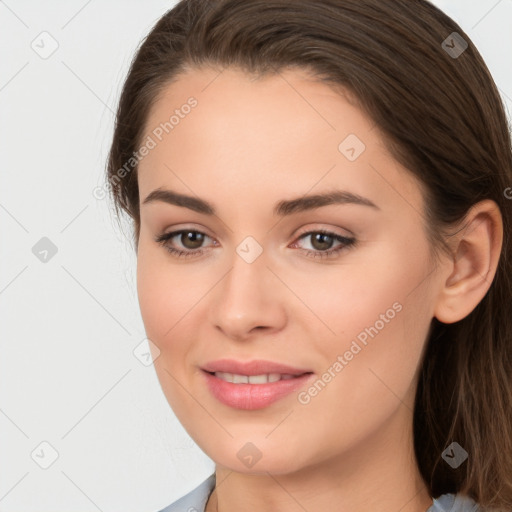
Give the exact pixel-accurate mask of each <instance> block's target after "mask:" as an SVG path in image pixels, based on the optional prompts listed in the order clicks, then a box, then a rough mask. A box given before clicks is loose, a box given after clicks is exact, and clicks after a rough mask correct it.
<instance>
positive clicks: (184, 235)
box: [180, 231, 204, 250]
mask: <svg viewBox="0 0 512 512" xmlns="http://www.w3.org/2000/svg"><path fill="white" fill-rule="evenodd" d="M180 242H181V244H182V245H183V247H185V248H186V249H192V250H193V249H198V248H199V247H201V245H202V243H203V242H204V234H203V233H199V232H198V231H182V232H181V236H180Z"/></svg>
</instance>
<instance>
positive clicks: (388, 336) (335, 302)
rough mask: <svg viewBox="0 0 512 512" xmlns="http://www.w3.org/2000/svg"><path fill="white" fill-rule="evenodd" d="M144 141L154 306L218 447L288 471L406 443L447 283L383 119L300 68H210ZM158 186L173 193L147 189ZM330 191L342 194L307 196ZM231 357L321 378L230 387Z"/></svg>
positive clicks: (170, 353)
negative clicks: (270, 72) (379, 122)
mask: <svg viewBox="0 0 512 512" xmlns="http://www.w3.org/2000/svg"><path fill="white" fill-rule="evenodd" d="M171 116H174V117H171ZM166 123H167V124H166ZM143 141H144V143H145V144H146V146H147V148H148V150H147V151H146V153H147V154H146V156H145V157H144V158H143V160H142V161H141V163H140V165H139V175H138V182H139V190H140V203H141V208H140V217H141V228H140V239H139V245H138V267H137V283H138V296H139V302H140V307H141V314H142V318H143V321H144V326H145V329H146V333H147V336H148V338H149V339H150V340H151V341H152V342H153V343H154V345H155V347H153V354H154V356H158V357H157V358H156V359H155V362H154V364H155V368H156V371H157V375H158V378H159V380H160V383H161V386H162V389H163V392H164V394H165V396H166V397H167V400H168V402H169V404H170V406H171V407H172V409H173V411H174V412H175V414H176V416H177V418H178V419H179V420H180V422H181V423H182V424H183V426H184V427H185V429H186V430H187V431H188V433H189V434H190V435H191V437H192V438H193V439H194V440H195V441H196V442H197V444H198V445H199V446H200V447H201V448H202V449H203V451H204V452H205V453H206V454H207V455H208V456H209V457H210V458H212V459H213V460H214V461H215V462H217V463H218V464H220V465H222V466H226V467H229V468H231V469H233V470H235V471H239V472H247V473H248V472H255V473H259V472H264V471H270V472H272V473H275V474H284V473H288V472H292V471H296V470H299V469H301V468H304V467H306V466H310V465H313V464H317V463H321V462H323V461H327V460H328V459H332V458H333V457H344V456H347V457H348V456H349V454H355V453H358V454H359V455H360V454H361V450H362V449H363V447H364V449H365V450H367V451H368V453H369V454H371V456H372V457H374V456H375V453H376V451H377V450H382V446H383V445H382V440H385V443H386V446H387V447H388V448H389V449H393V445H394V444H395V443H402V444H403V443H404V432H405V433H406V434H407V435H410V436H412V434H411V428H412V426H411V425H412V410H413V404H414V392H415V388H416V376H417V370H418V366H419V362H420V357H421V354H422V349H423V346H424V344H425V341H426V337H427V334H428V330H429V326H430V322H431V319H432V317H433V316H434V314H433V311H434V309H435V298H436V286H437V284H438V283H439V282H440V281H439V274H438V272H437V271H436V269H435V267H434V264H433V263H432V262H431V261H430V259H429V252H430V246H429V244H428V241H427V237H426V232H425V228H424V221H423V217H422V212H423V206H424V205H423V199H422V195H421V191H420V188H419V185H418V183H417V182H416V181H415V179H414V178H413V177H412V175H411V174H410V173H409V172H408V171H406V170H405V169H404V168H403V167H401V166H400V165H398V164H397V162H396V161H394V160H393V159H392V158H391V156H390V155H389V154H388V152H387V151H386V149H385V147H384V145H383V142H382V140H381V139H380V136H379V132H378V129H377V128H376V127H375V126H374V123H373V122H372V121H371V120H370V119H368V118H367V117H366V116H365V115H363V113H362V112H361V111H360V110H359V109H357V108H356V107H354V106H352V105H351V103H349V102H347V101H346V99H344V97H342V96H340V95H338V94H336V93H335V92H333V90H331V89H330V88H329V87H328V86H326V85H325V84H321V83H319V82H316V81H314V80H313V79H312V78H311V76H310V75H307V74H306V73H305V72H302V71H299V70H287V71H285V72H284V71H283V72H280V74H278V75H275V76H273V77H267V78H264V79H257V80H256V79H253V78H251V77H250V76H248V75H247V74H245V73H243V72H241V71H236V70H234V69H229V68H228V69H226V70H224V71H223V72H222V73H220V74H219V72H218V71H213V70H209V69H203V70H192V71H188V72H187V74H184V75H181V77H180V78H179V80H178V81H176V82H174V83H173V84H171V85H169V86H168V87H167V88H166V89H165V91H164V93H163V94H162V95H161V96H160V97H159V99H158V101H157V102H156V103H155V104H154V106H153V109H152V111H151V113H150V116H149V119H148V121H147V125H146V131H145V134H144V138H143ZM156 189H160V190H168V191H172V193H173V194H175V195H174V196H172V195H171V194H170V193H169V194H168V195H167V196H164V195H163V194H161V195H160V199H159V197H158V196H156V195H153V200H148V201H145V200H146V198H148V196H149V195H150V194H151V193H152V192H153V191H155V190H156ZM325 194H333V196H332V197H334V198H335V199H336V200H335V201H329V200H319V199H315V200H308V198H309V197H312V196H323V195H325ZM181 196H187V199H186V200H185V199H183V198H182V197H181ZM164 197H167V198H168V199H169V201H165V200H163V198H164ZM173 197H174V199H175V200H174V201H172V198H173ZM355 197H359V199H360V200H359V202H357V201H355V200H354V198H355ZM173 203H174V204H173ZM204 203H208V205H209V207H207V206H205V205H204ZM181 230H183V233H178V234H174V235H173V236H172V237H169V238H168V239H167V241H165V242H163V243H165V244H166V245H163V243H159V242H157V241H156V239H157V237H159V236H161V235H165V234H169V233H172V232H176V231H181ZM321 231H326V232H328V234H322V233H321ZM339 237H341V238H339ZM351 241H352V242H351ZM168 248H171V249H175V250H176V251H183V252H185V253H186V254H185V255H184V256H182V257H178V256H177V255H176V253H170V252H169V250H168ZM156 347H158V350H157V349H156ZM158 351H159V352H158ZM221 359H223V360H226V359H229V360H234V361H236V362H240V363H246V362H251V361H254V360H263V361H267V362H274V363H276V364H281V365H288V366H290V367H292V368H294V369H296V372H297V373H298V374H300V373H304V372H309V373H306V375H304V376H302V377H297V376H295V377H293V379H288V378H286V379H285V380H280V381H278V382H269V383H266V384H258V383H250V382H247V380H248V379H247V378H243V377H242V378H240V379H238V378H236V380H240V381H242V382H235V383H233V382H232V383H229V382H226V381H225V380H224V379H225V378H228V379H229V376H226V375H220V376H218V377H216V376H214V375H210V374H209V373H207V372H206V371H205V368H210V370H213V369H215V368H213V367H212V366H210V365H211V364H213V362H215V361H219V360H221ZM221 369H224V370H225V371H227V372H228V373H229V370H230V369H232V368H231V367H227V368H221ZM235 370H238V372H236V371H235V372H233V373H240V374H242V375H254V374H270V373H274V374H280V375H282V374H283V373H286V371H287V370H286V369H281V371H279V368H277V369H276V368H271V367H269V366H265V365H263V366H261V367H252V368H249V367H245V368H235ZM289 373H290V374H292V373H293V371H292V370H289ZM280 375H277V377H276V375H274V376H272V377H271V381H272V380H274V379H276V378H280ZM251 380H252V381H255V380H258V379H251ZM262 380H267V379H265V378H263V379H262ZM244 381H245V382H246V383H244ZM237 386H238V387H237ZM258 386H262V387H260V388H258ZM410 439H412V437H410ZM377 446H378V447H379V448H378V449H377ZM354 460H356V459H354Z"/></svg>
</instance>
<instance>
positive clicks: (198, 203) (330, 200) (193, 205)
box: [142, 188, 380, 217]
mask: <svg viewBox="0 0 512 512" xmlns="http://www.w3.org/2000/svg"><path fill="white" fill-rule="evenodd" d="M154 202H163V203H167V204H173V205H176V206H181V207H183V208H188V209H189V210H193V211H195V212H198V213H202V214H204V215H217V212H216V210H215V207H214V206H213V205H212V204H211V203H209V202H208V201H205V200H204V199H200V198H198V197H193V196H188V195H185V194H179V193H178V192H174V191H173V190H167V189H162V188H158V189H155V190H153V191H152V192H151V193H150V194H149V195H148V196H147V197H146V199H144V201H143V202H142V204H143V205H145V204H149V203H154ZM331 204H358V205H363V206H369V207H371V208H375V209H377V210H380V208H379V207H378V206H377V205H376V204H375V203H373V202H372V201H370V199H367V198H366V197H363V196H360V195H358V194H354V193H352V192H348V191H346V190H333V191H328V192H324V193H321V194H315V195H309V196H303V197H298V198H296V199H290V200H283V201H279V202H278V203H277V204H276V205H275V206H274V215H278V216H280V217H284V216H287V215H292V214H294V213H298V212H304V211H308V210H314V209H316V208H321V207H322V206H328V205H331Z"/></svg>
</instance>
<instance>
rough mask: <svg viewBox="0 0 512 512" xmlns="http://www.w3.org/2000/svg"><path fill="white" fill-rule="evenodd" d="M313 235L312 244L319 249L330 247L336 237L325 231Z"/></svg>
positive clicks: (323, 249)
mask: <svg viewBox="0 0 512 512" xmlns="http://www.w3.org/2000/svg"><path fill="white" fill-rule="evenodd" d="M310 236H311V245H312V246H313V248H315V249H317V250H319V251H325V250H327V249H330V248H331V246H332V243H333V242H334V238H333V237H332V236H331V235H327V234H325V233H313V234H312V235H310Z"/></svg>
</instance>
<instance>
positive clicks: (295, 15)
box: [107, 0, 512, 512]
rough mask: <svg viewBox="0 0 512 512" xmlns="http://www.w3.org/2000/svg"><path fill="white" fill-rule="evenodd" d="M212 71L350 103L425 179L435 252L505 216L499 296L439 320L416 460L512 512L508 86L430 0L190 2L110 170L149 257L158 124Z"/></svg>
mask: <svg viewBox="0 0 512 512" xmlns="http://www.w3.org/2000/svg"><path fill="white" fill-rule="evenodd" d="M454 32H456V33H457V34H458V35H457V34H455V35H454V34H453V33H454ZM201 65H209V66H213V67H218V68H219V69H222V68H223V67H227V66H233V67H236V68H239V69H242V70H244V71H246V72H247V73H254V74H260V75H265V74H273V73H277V72H279V70H283V69H285V68H290V67H300V68H303V69H308V70H310V71H312V72H313V73H314V74H315V76H317V77H318V80H319V81H320V80H321V81H324V82H325V83H328V84H330V85H332V86H333V87H341V88H342V89H343V90H345V91H348V92H350V93H351V94H352V95H353V96H354V97H355V98H356V101H357V103H358V105H359V107H360V108H361V109H362V110H363V111H364V112H365V113H366V114H367V115H368V116H369V117H370V118H371V119H373V121H374V122H375V123H376V125H377V126H378V128H379V130H380V133H381V134H382V135H383V137H384V140H385V143H386V145H387V147H388V149H389V150H390V151H391V153H392V154H393V156H394V157H395V158H396V160H397V161H398V162H399V163H401V164H402V165H403V166H404V167H406V168H407V169H408V170H409V171H410V172H411V173H413V174H414V175H415V176H416V177H417V178H418V179H419V180H420V183H421V184H422V187H423V188H424V198H425V204H426V210H425V212H424V214H425V218H426V219H427V220H428V226H427V229H428V236H429V238H430V240H431V242H432V246H433V247H434V248H435V249H436V251H437V250H438V249H440V250H446V245H445V243H444V242H445V241H446V236H448V233H449V231H450V227H452V226H453V225H455V224H454V223H457V222H459V221H461V220H462V219H463V217H464V216H465V214H466V213H467V212H468V210H469V209H470V208H471V206H472V205H474V204H475V203H477V202H478V201H480V200H483V199H492V200H493V201H495V202H496V203H497V205H498V206H499V208H500V211H501V214H502V218H503V223H504V226H503V227H504V239H503V245H502V251H501V255H500V260H499V263H498V268H497V271H496V275H495V277H494V280H493V282H492V284H491V286H490V289H489V290H488V292H487V294H486V295H485V297H484V298H483V299H482V300H481V302H480V303H479V304H478V305H477V307H476V308H475V309H474V310H473V311H472V312H471V313H470V314H469V315H468V316H467V317H466V318H464V319H462V320H460V321H458V322H455V323H452V324H443V323H441V322H439V321H438V320H437V319H435V318H434V319H433V320H432V325H431V329H430V334H429V338H428V340H427V345H426V347H425V351H424V357H423V359H422V362H421V368H420V375H419V381H418V387H417V393H416V400H415V408H414V446H415V453H416V458H417V462H418V466H419V469H420V472H421V475H422V477H423V479H424V481H425V484H426V485H427V487H428V489H429V491H430V495H431V496H433V497H438V496H439V495H441V494H444V493H456V492H460V493H463V494H467V495H469V496H471V497H472V498H473V499H475V501H477V502H478V503H479V504H480V506H481V507H482V508H483V510H496V511H499V512H504V511H510V510H512V281H511V280H512V258H511V250H512V246H511V244H510V235H511V233H512V231H511V228H512V222H511V215H512V213H511V212H512V210H511V207H512V200H511V197H512V188H511V187H512V149H511V138H510V133H509V126H508V123H507V117H506V114H505V111H504V106H503V103H502V101H501V99H500V95H499V93H498V90H497V87H496V85H495V83H494V81H493V79H492V77H491V75H490V73H489V70H488V69H487V67H486V65H485V63H484V61H483V59H482V57H481V55H480V53H479V52H478V50H477V49H476V48H475V46H474V45H473V43H472V42H471V40H470V38H469V37H468V36H467V34H466V33H465V32H464V31H463V30H462V29H461V27H460V26H459V25H457V24H456V23H455V22H454V21H453V20H452V19H450V18H449V17H448V16H447V15H445V14H444V13H443V12H442V11H440V10H439V9H438V8H436V7H435V6H434V5H432V4H431V3H429V2H428V1H426V0H182V1H180V2H179V3H178V4H176V6H175V7H173V8H172V9H170V10H169V11H168V12H167V13H166V14H165V15H164V16H163V17H162V18H161V19H160V20H159V21H158V22H157V23H156V25H155V26H154V27H153V29H152V30H151V32H150V33H149V35H148V36H147V37H146V38H145V40H144V41H143V42H142V44H141V46H140V48H139V49H138V51H137V53H136V55H135V57H134V59H133V61H132V63H131V67H130V70H129V73H128V76H127V79H126V82H125V84H124V87H123V90H122V94H121V98H120V103H119V107H118V111H117V119H116V125H115V133H114V137H113V142H112V146H111V150H110V155H109V160H108V165H107V167H108V168H107V179H108V186H109V190H110V192H111V195H112V198H113V200H114V204H115V207H116V210H117V212H118V213H119V211H120V210H123V211H124V212H126V213H127V214H128V215H129V217H130V218H131V219H132V221H133V226H134V232H133V236H134V240H135V244H136V245H138V238H139V229H140V214H139V191H138V184H137V158H134V157H133V155H134V153H136V152H137V150H138V149H139V145H140V144H141V142H142V141H141V137H142V134H143V133H144V128H145V122H146V120H147V116H148V111H149V109H150V108H151V106H152V104H153V103H154V101H155V98H156V97H157V95H158V93H159V92H160V91H162V90H163V89H164V88H165V86H166V85H168V84H169V83H170V82H171V81H173V80H175V79H176V78H178V77H179V74H180V72H182V71H184V70H185V69H188V68H192V69H193V68H194V67H196V68H199V67H200V66H201ZM436 254H439V253H437V252H436ZM452 442H457V443H458V444H459V445H460V446H462V447H463V448H464V449H465V450H466V451H467V452H468V454H469V456H468V459H467V460H466V462H465V463H463V464H462V465H460V466H459V467H458V468H457V469H453V468H452V467H451V466H449V465H448V464H447V463H446V462H445V461H444V460H443V459H442V453H443V451H444V450H445V449H446V448H447V447H448V446H450V444H451V443H452Z"/></svg>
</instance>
